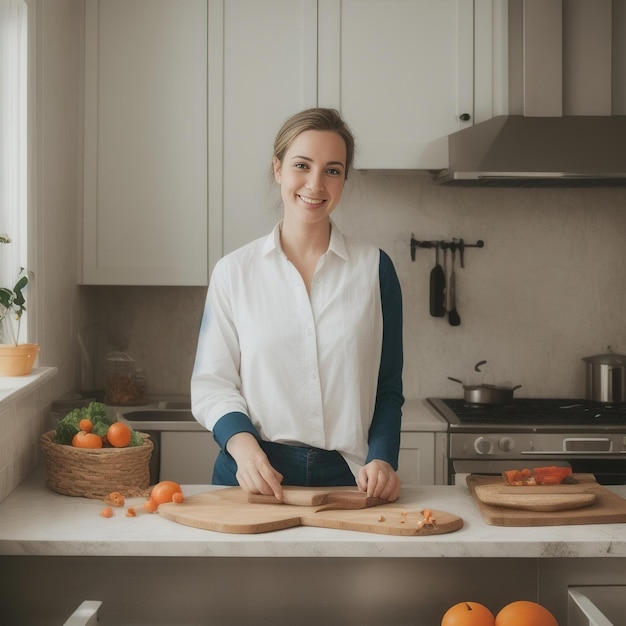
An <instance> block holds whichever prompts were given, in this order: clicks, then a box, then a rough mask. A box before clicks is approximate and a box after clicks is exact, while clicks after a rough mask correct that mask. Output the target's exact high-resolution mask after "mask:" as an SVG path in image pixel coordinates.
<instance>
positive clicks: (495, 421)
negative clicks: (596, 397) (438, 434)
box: [428, 398, 626, 433]
mask: <svg viewBox="0 0 626 626" xmlns="http://www.w3.org/2000/svg"><path fill="white" fill-rule="evenodd" d="M428 402H429V403H430V404H431V405H432V406H433V407H434V408H435V409H436V410H437V412H438V413H439V414H440V415H441V416H442V417H443V418H444V419H445V420H446V421H447V422H448V424H449V426H450V430H454V431H455V432H470V431H471V432H473V431H485V430H492V429H493V428H494V427H496V428H497V429H498V430H500V431H502V430H506V431H511V432H515V431H519V430H521V431H527V430H533V431H535V432H548V431H550V432H571V431H581V430H583V431H585V430H594V431H607V432H608V431H614V432H624V433H626V404H600V403H597V402H591V401H589V400H572V399H555V398H541V399H532V398H519V399H516V400H512V401H511V402H510V403H507V404H472V403H471V402H466V401H465V400H462V399H440V398H428Z"/></svg>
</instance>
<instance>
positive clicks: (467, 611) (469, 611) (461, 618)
mask: <svg viewBox="0 0 626 626" xmlns="http://www.w3.org/2000/svg"><path fill="white" fill-rule="evenodd" d="M494 623H495V622H494V617H493V613H492V612H491V611H490V610H489V609H488V608H487V607H486V606H485V605H484V604H479V603H478V602H459V603H458V604H455V605H453V606H451V607H450V608H449V609H448V610H447V611H446V612H445V614H444V616H443V618H442V620H441V626H494Z"/></svg>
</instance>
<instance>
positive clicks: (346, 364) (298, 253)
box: [191, 108, 403, 501]
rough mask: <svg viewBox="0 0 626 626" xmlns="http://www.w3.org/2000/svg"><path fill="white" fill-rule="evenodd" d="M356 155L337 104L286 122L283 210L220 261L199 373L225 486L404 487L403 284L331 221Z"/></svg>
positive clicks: (392, 492) (380, 492) (390, 492)
mask: <svg viewBox="0 0 626 626" xmlns="http://www.w3.org/2000/svg"><path fill="white" fill-rule="evenodd" d="M353 156H354V139H353V137H352V134H351V132H350V130H349V129H348V127H347V126H346V124H345V123H344V122H343V121H342V119H341V118H340V117H339V115H338V113H337V112H336V111H334V110H331V109H318V108H316V109H309V110H306V111H302V112H301V113H298V114H296V115H294V116H293V117H292V118H290V119H289V120H287V122H285V124H284V125H283V127H282V128H281V129H280V131H279V132H278V135H277V136H276V140H275V142H274V156H273V160H272V163H273V173H274V178H275V180H276V182H277V183H278V184H279V185H280V190H281V198H282V203H283V219H282V220H281V221H280V223H279V224H277V225H276V227H275V228H274V230H273V231H272V233H271V234H270V235H269V236H266V237H263V238H261V239H258V240H256V241H254V242H252V243H250V244H247V245H245V246H243V247H242V248H240V249H238V250H236V251H234V252H232V253H230V254H228V255H227V256H225V257H224V258H222V259H221V260H220V261H219V262H218V263H217V264H216V266H215V269H214V271H213V275H212V277H211V283H210V286H209V291H208V294H207V301H206V308H205V312H204V316H203V320H202V326H201V329H200V335H199V339H198V350H197V355H196V363H195V366H194V371H193V375H192V381H191V397H192V407H193V412H194V415H195V417H196V419H197V420H198V421H199V422H200V423H201V424H203V425H204V426H205V427H206V428H207V429H208V430H210V431H212V432H213V436H214V438H215V440H216V441H217V443H218V445H219V446H220V449H221V452H220V454H219V455H218V458H217V461H216V463H215V468H214V473H213V483H214V484H222V485H237V484H239V485H241V487H242V488H243V489H244V490H245V491H246V492H249V493H262V494H266V495H271V494H274V496H275V497H276V498H278V499H279V500H282V485H283V484H284V485H304V486H338V485H354V484H357V485H358V488H359V489H360V490H362V491H365V492H367V493H368V494H369V495H370V496H374V497H380V498H384V499H388V500H391V501H393V500H396V499H397V498H398V496H399V493H400V485H401V482H400V479H399V478H398V476H397V474H396V472H395V470H396V469H397V463H398V449H399V443H400V422H401V407H402V404H403V396H402V296H401V292H400V285H399V283H398V279H397V276H396V273H395V270H394V267H393V264H392V262H391V260H390V259H389V257H388V256H387V255H386V254H385V253H384V252H382V251H381V250H379V249H378V248H376V247H374V246H372V245H370V244H366V243H362V242H358V241H356V240H352V239H349V238H347V237H344V236H343V235H342V234H341V233H340V232H339V229H338V228H337V226H336V225H335V224H334V223H333V222H332V221H331V219H330V216H331V213H332V212H333V210H334V209H335V207H336V206H337V204H338V203H339V200H340V198H341V193H342V191H343V187H344V183H345V180H346V179H347V177H348V173H349V171H350V168H351V166H352V160H353Z"/></svg>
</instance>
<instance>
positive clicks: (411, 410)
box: [402, 399, 448, 432]
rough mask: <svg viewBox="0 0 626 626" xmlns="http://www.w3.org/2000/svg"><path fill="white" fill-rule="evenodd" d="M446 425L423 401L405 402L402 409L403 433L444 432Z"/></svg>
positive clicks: (446, 428)
mask: <svg viewBox="0 0 626 626" xmlns="http://www.w3.org/2000/svg"><path fill="white" fill-rule="evenodd" d="M446 430H448V423H447V422H446V421H445V420H444V419H443V418H442V417H440V416H439V415H437V413H436V411H435V409H433V408H432V407H431V406H430V405H429V404H428V403H427V402H426V400H424V399H421V400H405V401H404V406H403V407H402V431H403V432H445V431H446Z"/></svg>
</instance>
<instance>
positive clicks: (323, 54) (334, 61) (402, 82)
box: [318, 0, 474, 169]
mask: <svg viewBox="0 0 626 626" xmlns="http://www.w3.org/2000/svg"><path fill="white" fill-rule="evenodd" d="M318 4H319V69H318V72H319V97H318V102H319V105H320V106H329V107H334V108H337V109H338V110H340V111H341V114H342V116H343V117H344V119H345V120H346V121H347V122H348V124H349V125H350V127H351V129H352V131H353V132H354V134H355V139H356V143H357V147H358V151H357V154H356V158H355V166H356V167H357V168H360V169H440V168H445V167H447V165H448V144H447V135H448V134H450V133H453V132H455V131H458V130H460V129H462V128H464V127H466V126H469V125H471V124H472V123H473V118H474V115H473V113H474V111H473V109H474V107H473V98H474V2H473V0H319V2H318ZM461 116H463V117H464V118H465V116H467V119H466V121H464V120H463V119H461Z"/></svg>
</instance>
